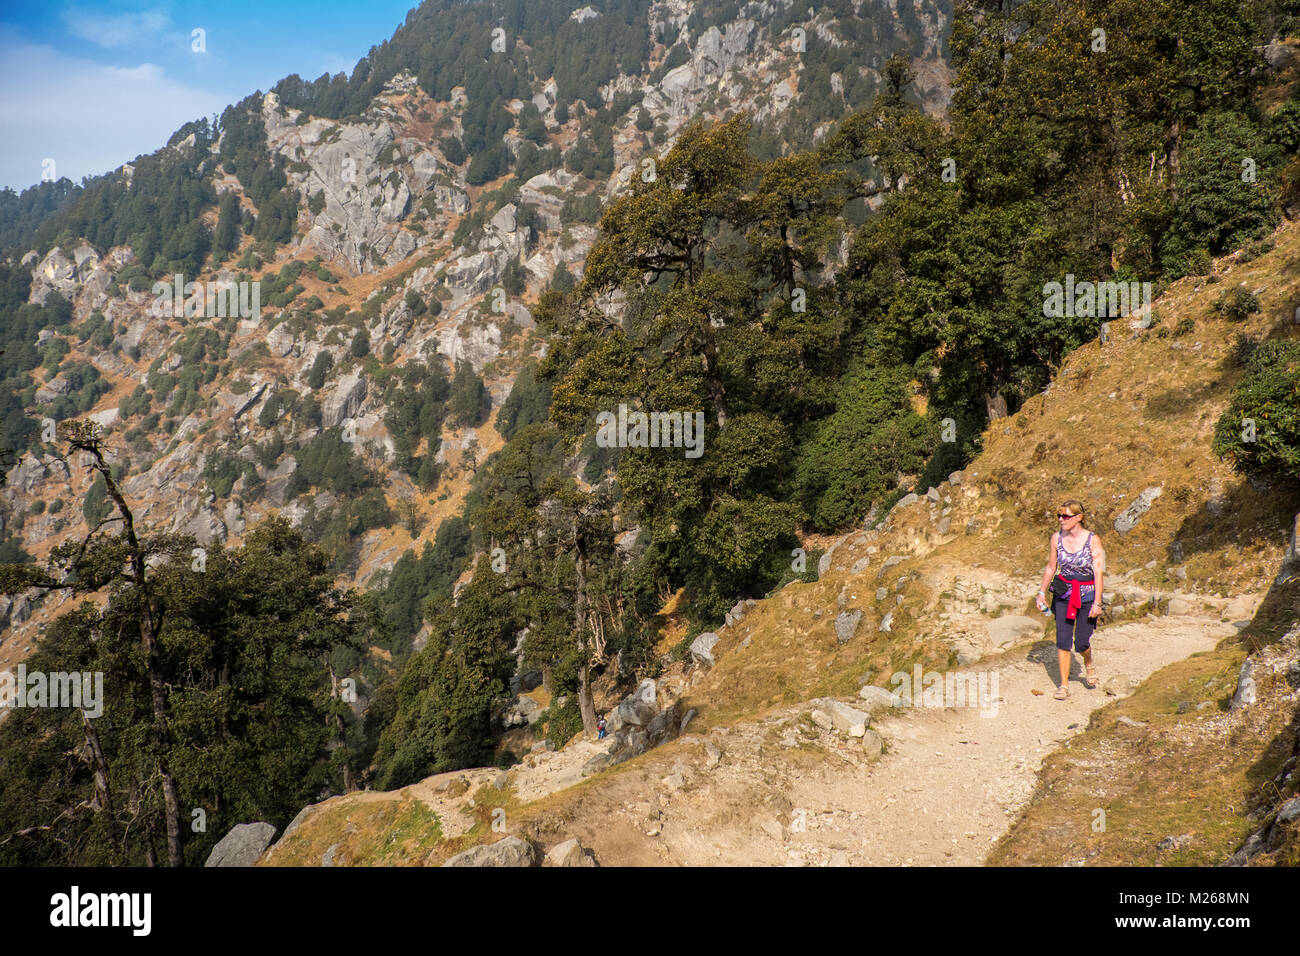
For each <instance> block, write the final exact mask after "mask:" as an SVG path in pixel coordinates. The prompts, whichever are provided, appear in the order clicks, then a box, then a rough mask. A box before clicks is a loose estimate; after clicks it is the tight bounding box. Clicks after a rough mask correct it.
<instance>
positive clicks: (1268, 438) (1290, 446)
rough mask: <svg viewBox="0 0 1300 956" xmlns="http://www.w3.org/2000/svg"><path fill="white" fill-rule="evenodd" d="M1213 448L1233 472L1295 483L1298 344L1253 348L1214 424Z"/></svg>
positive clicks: (1299, 448) (1299, 430) (1299, 453)
mask: <svg viewBox="0 0 1300 956" xmlns="http://www.w3.org/2000/svg"><path fill="white" fill-rule="evenodd" d="M1213 450H1214V453H1215V454H1216V455H1218V456H1219V457H1221V458H1227V459H1228V460H1229V461H1230V462H1231V463H1232V467H1233V468H1234V469H1235V470H1236V471H1238V472H1241V473H1243V474H1246V475H1249V476H1251V477H1254V478H1262V479H1265V480H1272V481H1280V482H1282V483H1284V484H1287V483H1289V484H1291V485H1292V486H1296V485H1300V343H1297V342H1294V341H1283V340H1269V341H1265V342H1262V343H1260V344H1259V346H1258V347H1256V348H1255V350H1254V351H1253V352H1252V353H1251V356H1250V358H1249V359H1248V360H1247V362H1246V370H1245V374H1244V375H1243V376H1242V379H1241V382H1240V383H1239V384H1238V385H1237V387H1236V389H1235V390H1234V391H1233V393H1232V401H1231V402H1230V403H1229V405H1228V407H1227V409H1226V410H1225V411H1224V412H1223V414H1222V415H1221V416H1220V417H1219V421H1218V423H1217V424H1216V425H1215V429H1214V444H1213Z"/></svg>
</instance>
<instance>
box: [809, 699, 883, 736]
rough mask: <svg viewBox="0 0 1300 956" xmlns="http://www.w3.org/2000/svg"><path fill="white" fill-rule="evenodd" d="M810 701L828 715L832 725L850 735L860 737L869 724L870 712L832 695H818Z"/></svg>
mask: <svg viewBox="0 0 1300 956" xmlns="http://www.w3.org/2000/svg"><path fill="white" fill-rule="evenodd" d="M812 703H813V704H815V705H816V707H817V709H818V710H820V711H821V712H823V713H825V714H827V715H828V716H829V717H830V720H831V726H832V727H834V728H835V729H836V730H838V731H839V732H840V733H842V734H847V735H848V736H850V737H861V736H862V735H863V734H865V733H866V732H867V727H869V726H870V725H871V715H870V714H868V713H866V712H865V711H861V710H858V709H857V708H856V707H850V706H849V705H848V704H846V703H844V702H843V701H839V700H836V699H835V698H833V697H820V698H818V699H817V700H814V701H813V702H812ZM814 719H816V718H814Z"/></svg>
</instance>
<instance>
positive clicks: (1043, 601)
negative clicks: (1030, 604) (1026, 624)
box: [1034, 593, 1047, 611]
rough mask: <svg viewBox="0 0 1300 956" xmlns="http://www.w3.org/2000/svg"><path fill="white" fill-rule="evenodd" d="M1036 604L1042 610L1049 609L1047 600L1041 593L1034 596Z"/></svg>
mask: <svg viewBox="0 0 1300 956" xmlns="http://www.w3.org/2000/svg"><path fill="white" fill-rule="evenodd" d="M1034 604H1035V605H1036V606H1037V607H1038V610H1040V611H1046V610H1047V600H1046V599H1045V598H1044V597H1043V595H1042V594H1041V593H1040V594H1039V595H1038V596H1037V597H1035V598H1034Z"/></svg>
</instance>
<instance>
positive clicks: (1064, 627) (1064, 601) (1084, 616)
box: [1052, 593, 1096, 654]
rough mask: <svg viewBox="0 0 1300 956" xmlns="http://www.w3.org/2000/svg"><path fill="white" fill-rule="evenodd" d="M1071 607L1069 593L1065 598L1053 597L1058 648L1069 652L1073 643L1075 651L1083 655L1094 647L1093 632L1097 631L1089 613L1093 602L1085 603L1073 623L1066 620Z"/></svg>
mask: <svg viewBox="0 0 1300 956" xmlns="http://www.w3.org/2000/svg"><path fill="white" fill-rule="evenodd" d="M1069 606H1070V595H1069V594H1068V593H1066V594H1065V596H1063V597H1055V596H1054V597H1053V600H1052V613H1053V614H1054V615H1055V616H1056V646H1057V648H1058V649H1059V650H1062V651H1068V650H1069V649H1070V645H1071V643H1073V644H1074V649H1075V650H1076V651H1078V652H1079V653H1080V654H1082V653H1083V652H1084V651H1086V650H1087V649H1088V648H1090V647H1091V646H1092V632H1093V631H1094V630H1096V625H1095V623H1094V621H1093V619H1092V618H1090V617H1088V612H1089V611H1091V610H1092V602H1091V601H1084V602H1083V604H1082V605H1081V606H1080V608H1079V612H1078V614H1076V615H1075V618H1074V620H1073V621H1068V620H1066V618H1065V612H1066V610H1067V609H1068V608H1069Z"/></svg>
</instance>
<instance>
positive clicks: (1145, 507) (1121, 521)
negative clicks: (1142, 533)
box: [1115, 488, 1164, 534]
mask: <svg viewBox="0 0 1300 956" xmlns="http://www.w3.org/2000/svg"><path fill="white" fill-rule="evenodd" d="M1163 490H1164V489H1163V488H1147V489H1146V490H1145V491H1143V492H1142V494H1140V495H1138V496H1137V498H1136V499H1135V500H1134V502H1133V503H1132V504H1131V505H1129V506H1128V507H1127V508H1125V509H1124V510H1123V511H1122V512H1120V516H1119V517H1118V518H1116V519H1115V530H1116V531H1118V532H1119V533H1120V534H1128V533H1129V532H1130V531H1132V530H1133V529H1134V528H1135V527H1137V523H1138V520H1139V519H1140V518H1141V517H1142V516H1143V515H1144V514H1146V513H1147V511H1149V510H1150V509H1151V504H1152V502H1154V501H1155V500H1156V499H1157V498H1159V497H1160V494H1161V492H1162V491H1163Z"/></svg>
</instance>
